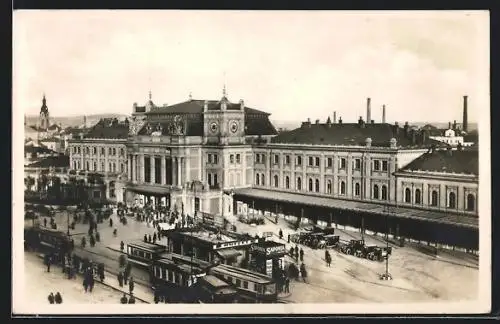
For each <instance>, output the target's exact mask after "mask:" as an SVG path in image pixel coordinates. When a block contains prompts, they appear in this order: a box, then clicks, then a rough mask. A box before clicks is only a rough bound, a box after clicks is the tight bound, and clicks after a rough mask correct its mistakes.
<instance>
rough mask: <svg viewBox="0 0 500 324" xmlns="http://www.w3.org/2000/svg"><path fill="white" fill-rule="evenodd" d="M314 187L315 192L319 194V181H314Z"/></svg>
mask: <svg viewBox="0 0 500 324" xmlns="http://www.w3.org/2000/svg"><path fill="white" fill-rule="evenodd" d="M315 187H316V188H314V189H316V192H319V180H318V179H316V181H315Z"/></svg>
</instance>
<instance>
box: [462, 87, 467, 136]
mask: <svg viewBox="0 0 500 324" xmlns="http://www.w3.org/2000/svg"><path fill="white" fill-rule="evenodd" d="M462 129H463V131H464V132H467V96H464V117H463V121H462Z"/></svg>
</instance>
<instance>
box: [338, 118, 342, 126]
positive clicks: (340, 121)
mask: <svg viewBox="0 0 500 324" xmlns="http://www.w3.org/2000/svg"><path fill="white" fill-rule="evenodd" d="M339 125H342V116H341V117H339Z"/></svg>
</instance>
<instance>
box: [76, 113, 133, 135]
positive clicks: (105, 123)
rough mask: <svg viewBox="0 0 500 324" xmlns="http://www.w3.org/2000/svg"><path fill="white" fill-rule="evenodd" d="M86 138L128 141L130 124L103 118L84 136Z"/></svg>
mask: <svg viewBox="0 0 500 324" xmlns="http://www.w3.org/2000/svg"><path fill="white" fill-rule="evenodd" d="M83 137H84V138H110V139H111V138H113V139H126V138H127V137H128V124H126V123H123V122H119V121H118V120H117V119H113V118H103V119H101V120H100V121H99V122H98V123H97V124H95V125H94V126H93V127H91V128H90V129H89V130H88V132H87V133H86V134H85V135H84V136H83Z"/></svg>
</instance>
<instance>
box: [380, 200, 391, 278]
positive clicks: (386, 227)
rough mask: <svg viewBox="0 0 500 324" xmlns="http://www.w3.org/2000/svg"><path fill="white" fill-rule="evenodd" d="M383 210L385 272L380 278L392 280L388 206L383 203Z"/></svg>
mask: <svg viewBox="0 0 500 324" xmlns="http://www.w3.org/2000/svg"><path fill="white" fill-rule="evenodd" d="M384 212H385V243H386V251H385V273H384V274H382V275H381V276H380V279H381V280H392V276H391V274H390V273H389V208H388V206H387V205H384Z"/></svg>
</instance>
